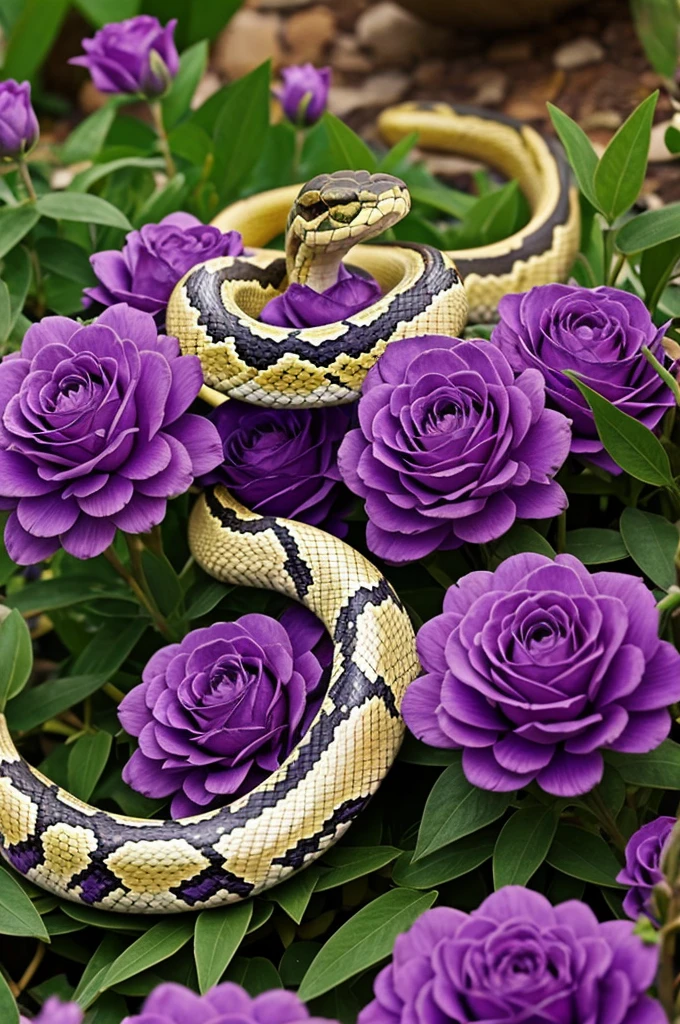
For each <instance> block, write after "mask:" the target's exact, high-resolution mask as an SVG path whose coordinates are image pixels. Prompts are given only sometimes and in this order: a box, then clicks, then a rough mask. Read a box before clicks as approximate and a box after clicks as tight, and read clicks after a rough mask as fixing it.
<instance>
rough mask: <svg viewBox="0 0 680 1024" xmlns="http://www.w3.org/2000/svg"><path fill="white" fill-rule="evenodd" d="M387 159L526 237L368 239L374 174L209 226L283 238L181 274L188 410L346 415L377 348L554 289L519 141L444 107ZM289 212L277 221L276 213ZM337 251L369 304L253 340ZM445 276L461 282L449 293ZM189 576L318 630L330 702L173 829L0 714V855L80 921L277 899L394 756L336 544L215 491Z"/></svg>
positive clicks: (552, 204)
mask: <svg viewBox="0 0 680 1024" xmlns="http://www.w3.org/2000/svg"><path fill="white" fill-rule="evenodd" d="M380 128H381V130H382V132H383V134H384V136H385V137H386V138H387V139H388V140H389V141H392V142H394V141H397V140H398V139H399V138H402V137H403V136H404V135H405V134H408V133H409V132H411V131H413V130H416V131H419V133H420V141H421V142H422V143H423V144H424V145H427V146H430V147H438V148H441V149H444V150H447V149H452V150H455V151H457V152H463V153H465V154H467V155H472V156H475V157H481V158H483V159H485V160H487V161H488V162H489V163H491V164H493V165H495V166H497V167H499V168H500V169H502V170H504V171H505V172H506V173H507V174H508V176H511V177H515V178H518V179H519V182H520V185H521V187H522V189H523V190H524V192H525V194H526V195H527V198H528V199H529V202H530V205H531V208H532V218H531V221H530V223H529V224H528V225H527V227H526V228H524V229H523V230H522V231H521V232H518V233H517V235H515V236H512V238H510V239H506V240H504V241H503V242H502V243H497V244H496V245H494V246H487V247H486V248H485V249H483V250H471V251H468V252H463V253H458V254H455V260H456V262H455V263H454V259H453V256H454V254H450V253H441V252H439V251H438V250H435V249H432V248H430V247H428V246H423V245H416V244H406V243H400V244H398V245H385V246H367V245H364V244H357V243H363V242H365V241H366V240H367V239H368V238H371V237H373V236H374V235H377V234H378V233H381V232H382V231H384V230H385V229H386V228H387V227H389V226H390V225H392V224H394V223H396V222H397V221H398V220H400V219H401V218H402V217H403V216H404V215H405V214H406V213H407V212H408V209H409V204H410V200H409V194H408V190H407V189H406V187H405V186H404V184H403V182H401V181H399V180H398V179H396V178H393V177H391V176H390V175H386V174H375V175H370V174H368V173H367V172H365V171H363V172H362V171H344V172H336V173H334V174H327V175H320V176H318V177H317V178H315V179H312V181H310V182H308V183H307V184H306V185H305V186H303V187H302V189H300V187H299V186H295V187H293V188H284V189H277V190H274V191H273V192H270V193H264V194H262V195H260V196H255V197H252V198H250V199H246V200H243V201H241V202H238V203H236V204H234V205H233V206H231V207H230V208H228V209H227V210H225V211H223V212H222V214H220V216H219V217H218V218H216V220H215V222H214V223H216V224H217V225H218V226H221V227H223V228H224V229H226V228H231V229H234V228H236V229H238V230H240V231H241V232H242V233H243V235H244V242H245V244H246V245H247V246H249V247H257V246H262V245H263V244H264V243H266V242H267V241H268V240H269V239H270V238H271V237H273V236H275V235H277V234H278V233H279V232H280V231H281V230H282V229H283V228H284V226H285V227H286V232H287V233H286V253H285V255H283V254H281V253H277V252H274V251H272V250H268V249H260V248H255V249H249V250H248V251H247V252H246V254H245V255H244V256H241V257H222V258H219V259H217V260H211V261H208V262H207V263H205V264H201V265H199V266H198V267H195V268H193V269H192V270H190V271H189V272H188V274H186V275H185V276H184V278H183V279H182V280H181V281H180V282H179V284H178V285H177V287H176V289H175V291H174V293H173V296H172V298H171V300H170V303H169V306H168V314H167V331H168V333H169V334H171V335H174V336H176V337H178V338H179V339H180V345H181V348H182V350H183V352H185V353H196V354H198V356H199V357H200V359H201V362H202V366H203V371H204V380H205V386H204V388H203V392H202V396H203V397H204V398H205V399H206V400H207V401H209V402H211V403H212V404H218V403H220V402H222V401H225V400H227V398H229V397H236V398H240V399H242V400H246V401H250V402H254V403H257V404H265V405H270V406H274V407H277V406H299V407H307V406H314V405H317V406H321V405H329V404H338V403H343V402H349V401H353V400H355V399H356V398H357V397H358V394H359V390H360V387H361V382H362V380H363V377H364V376H365V374H366V372H367V371H368V369H369V368H370V367H371V366H372V365H373V364H374V363H375V362H376V360H377V359H378V358H379V356H380V354H381V352H382V351H383V350H384V348H385V346H386V345H387V344H388V343H389V342H390V341H393V340H395V339H397V338H402V337H406V336H409V335H414V334H425V333H430V334H435V333H445V334H449V335H456V334H458V333H460V331H461V330H462V328H463V327H464V325H465V322H466V318H467V312H468V301H471V305H472V307H473V315H474V317H475V319H488V317H490V316H491V315H492V314H493V312H494V310H495V308H496V305H497V302H498V298H499V297H500V296H501V295H502V294H504V293H505V292H507V291H519V290H522V289H524V288H526V287H528V286H530V285H531V284H539V283H543V282H544V281H547V280H556V279H559V278H563V277H564V276H565V275H566V273H567V271H568V268H569V265H570V263H571V260H572V258H573V255H574V252H575V248H576V245H577V241H578V230H579V225H578V207H577V206H576V204H575V194H574V192H573V190H572V189H571V188H570V185H569V179H568V176H567V172H566V164H565V163H564V159H563V158H562V157H561V156H560V155H559V153H558V152H557V151H556V150H553V148H552V147H550V146H549V145H548V144H547V143H546V142H545V141H544V140H542V139H541V138H540V136H538V135H537V134H536V133H535V132H533V131H532V130H531V129H529V128H526V127H522V126H518V125H517V124H516V123H512V122H508V121H506V120H505V119H502V118H499V117H497V116H495V115H487V114H483V113H480V112H478V111H466V110H460V109H453V108H450V107H447V106H445V105H443V104H427V105H423V104H405V105H402V106H401V107H396V108H392V109H390V110H388V111H386V112H385V113H384V114H383V115H382V116H381V119H380ZM289 211H290V213H289ZM350 249H351V266H352V267H353V268H354V269H355V271H356V272H358V273H369V274H372V275H373V276H374V277H376V279H377V280H378V282H379V284H380V285H381V288H382V292H383V295H382V298H381V299H380V300H379V301H378V302H376V303H375V304H373V305H372V306H370V307H368V308H367V309H365V310H363V311H362V312H361V313H358V314H355V315H354V316H351V317H348V318H347V320H345V321H342V322H340V323H337V324H330V325H326V326H325V327H317V328H309V329H288V328H280V327H270V326H269V325H267V324H264V323H261V322H259V321H258V319H257V317H258V315H259V312H260V310H261V309H262V307H263V306H264V304H265V303H266V301H267V300H268V299H269V298H271V297H273V296H274V295H276V294H278V293H279V292H280V291H281V290H282V289H283V288H284V287H286V285H287V284H288V283H290V282H292V281H296V282H298V283H301V284H307V285H309V286H310V287H312V288H314V289H315V290H316V291H321V290H323V288H325V287H327V285H328V284H329V283H332V282H333V281H334V280H335V278H336V275H337V271H338V266H339V263H340V260H341V259H342V258H343V256H345V255H346V254H347V253H348V252H349V250H350ZM456 264H457V265H458V268H459V269H463V270H464V272H465V275H466V290H467V297H466V290H464V288H463V285H462V281H461V277H460V275H459V270H458V269H457V267H456ZM189 540H190V546H191V550H192V552H193V554H194V556H195V558H196V560H197V562H198V563H199V564H200V565H201V566H202V567H203V568H204V569H205V570H206V572H208V573H210V574H212V575H213V576H215V577H216V578H218V579H220V580H223V581H225V582H229V583H234V584H241V585H245V586H252V587H260V588H268V589H272V590H276V591H278V592H280V593H282V594H284V595H286V596H287V597H290V598H292V599H295V600H297V601H299V602H301V603H302V604H303V605H305V606H306V607H308V608H309V609H310V610H311V611H313V612H314V613H315V614H316V615H317V616H319V618H320V619H321V620H322V622H323V623H324V625H325V626H326V628H327V629H328V631H329V633H330V635H331V637H332V640H333V645H334V654H333V662H332V666H331V675H330V683H329V687H328V692H327V694H326V697H325V699H324V702H323V704H322V707H321V709H320V710H319V713H318V715H317V717H316V719H315V720H314V722H313V723H312V725H311V727H310V729H309V730H308V732H307V734H306V735H305V736H304V737H303V738H302V740H301V742H300V743H299V745H298V746H297V747H296V748H295V749H294V750H293V752H292V753H291V755H290V756H289V757H288V759H287V760H286V761H285V763H284V764H283V765H282V766H281V767H280V768H279V769H278V770H277V771H275V772H274V773H273V774H272V775H270V776H269V777H268V778H267V779H266V780H265V781H264V782H263V783H261V784H260V785H259V786H258V787H257V788H255V789H254V790H252V792H250V793H248V794H247V795H246V796H243V797H241V798H239V799H238V800H235V801H234V802H232V803H231V804H229V805H228V806H226V807H222V808H218V809H215V810H212V811H208V812H207V813H203V814H201V815H197V816H195V817H192V818H185V819H182V820H180V821H166V820H153V819H136V818H128V817H126V816H124V815H120V814H113V813H110V812H108V811H103V810H98V809H97V808H95V807H91V806H89V805H87V804H85V803H83V802H82V801H80V800H78V799H76V798H75V797H73V796H72V795H70V794H69V793H67V792H65V791H64V790H63V789H61V788H60V787H59V786H57V785H56V784H54V783H53V782H51V781H50V780H49V779H47V778H45V777H44V776H43V775H41V773H40V772H39V771H37V770H36V769H35V768H33V767H31V766H30V765H29V764H27V762H26V761H24V760H23V759H22V758H21V757H20V755H19V754H18V752H17V750H16V747H15V745H14V743H13V741H12V739H11V737H10V733H9V730H8V728H7V723H6V721H5V719H4V716H1V715H0V840H1V845H0V852H1V853H2V855H3V856H4V857H5V858H6V859H7V860H8V861H9V862H10V864H12V865H13V866H14V867H15V868H16V869H17V871H19V872H20V873H21V874H23V875H25V876H26V877H27V878H29V879H30V880H31V881H32V882H34V883H35V884H37V885H39V886H42V887H43V888H45V889H48V890H49V891H51V892H53V893H56V894H57V895H59V896H62V897H64V898H66V899H69V900H73V901H76V902H80V903H83V904H86V905H89V906H94V907H97V908H101V909H105V910H113V911H122V912H133V913H175V912H180V911H187V910H195V909H201V908H204V907H214V906H220V905H223V904H226V903H231V902H233V901H236V900H240V899H245V898H247V897H249V896H251V895H254V894H257V893H259V892H262V891H263V890H265V889H267V888H269V887H271V886H273V885H275V884H277V883H278V882H280V881H282V880H283V879H285V878H286V877H288V876H289V875H290V874H292V873H293V872H295V871H297V870H299V869H300V868H303V867H304V866H305V865H307V864H308V863H310V862H311V861H313V860H314V859H316V858H317V857H319V856H320V855H321V854H322V853H323V852H324V851H325V850H326V849H327V848H328V847H329V846H330V845H331V844H332V843H334V842H335V841H336V840H337V839H338V838H339V837H340V836H341V835H342V834H343V833H344V832H345V830H346V829H347V828H348V827H349V825H350V824H351V822H352V821H353V820H354V819H355V818H356V816H357V815H358V814H359V813H360V811H361V810H362V809H363V808H364V807H365V806H366V804H367V802H368V800H369V799H370V797H371V795H372V794H373V793H374V792H375V790H376V789H377V787H378V785H379V784H380V782H381V780H382V778H383V777H384V775H385V774H386V772H387V771H388V769H389V767H390V765H391V764H392V762H393V760H394V758H395V756H396V753H397V751H398V748H399V744H400V742H401V738H402V733H403V724H402V721H401V718H400V714H399V707H400V702H401V698H402V696H403V693H404V691H405V688H406V686H407V685H408V684H409V683H410V682H411V681H412V680H413V678H415V676H416V674H417V672H418V664H417V658H416V653H415V643H414V635H413V629H412V627H411V624H410V621H409V618H408V615H407V614H406V612H405V610H404V608H403V606H402V604H401V602H400V601H399V598H398V597H397V595H396V594H395V592H394V591H393V590H392V588H391V586H390V584H389V583H388V582H387V580H386V579H385V578H384V576H383V574H382V573H381V572H380V571H379V570H378V569H377V568H375V567H374V566H373V565H372V564H371V563H370V562H369V561H368V560H367V559H365V558H364V557H363V556H362V555H361V554H359V553H358V552H356V551H355V550H353V549H352V548H350V547H348V546H347V545H346V544H344V543H343V542H342V541H340V540H338V539H337V538H335V537H331V536H329V535H328V534H326V533H324V532H323V531H321V530H318V529H316V528H314V527H311V526H307V525H305V524H303V523H299V522H293V521H289V520H285V519H280V518H274V517H268V516H264V517H263V516H260V515H257V514H255V513H253V512H251V511H249V510H248V509H246V508H244V507H243V506H242V505H240V504H239V503H238V502H237V501H235V500H234V498H233V497H231V495H230V494H229V493H228V492H227V491H226V489H225V488H223V487H216V488H214V489H212V490H210V491H208V492H207V493H205V494H203V495H201V496H200V497H199V498H198V500H197V502H196V504H195V506H194V509H193V512H192V514H191V517H190V525H189Z"/></svg>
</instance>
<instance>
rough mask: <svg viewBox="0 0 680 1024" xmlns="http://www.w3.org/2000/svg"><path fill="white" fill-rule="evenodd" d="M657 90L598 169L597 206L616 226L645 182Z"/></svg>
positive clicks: (620, 132)
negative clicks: (616, 221) (616, 222)
mask: <svg viewBox="0 0 680 1024" xmlns="http://www.w3.org/2000/svg"><path fill="white" fill-rule="evenodd" d="M658 98H659V92H658V90H657V91H656V92H654V93H652V95H651V96H648V97H647V99H646V100H643V102H642V103H641V104H640V105H639V107H637V108H636V109H635V110H634V111H633V113H632V114H631V115H630V117H629V118H628V119H627V121H625V122H624V123H623V124H622V125H621V127H620V128H619V130H618V131H617V132H616V135H615V136H614V138H613V139H612V140H611V141H610V143H609V145H608V146H607V148H606V149H605V151H604V153H603V154H602V156H601V157H600V162H599V163H598V165H597V168H596V170H595V177H594V179H593V184H594V187H595V195H596V197H597V201H598V207H599V209H600V210H601V211H602V213H603V214H604V216H605V217H606V218H607V220H608V221H609V223H610V224H611V223H613V222H614V221H615V220H616V218H617V217H620V216H621V214H622V213H625V212H626V210H628V209H629V208H630V207H631V206H632V205H633V203H634V202H635V200H636V199H637V197H638V195H639V193H640V189H641V188H642V185H643V182H644V180H645V172H646V170H647V156H648V154H649V141H650V137H651V132H652V121H653V118H654V110H655V108H656V102H657V100H658Z"/></svg>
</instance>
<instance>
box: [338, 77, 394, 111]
mask: <svg viewBox="0 0 680 1024" xmlns="http://www.w3.org/2000/svg"><path fill="white" fill-rule="evenodd" d="M409 84H410V79H409V76H408V75H407V74H405V73H404V72H403V71H379V72H378V73H377V74H375V75H369V77H368V78H367V79H366V80H365V81H364V82H363V83H362V85H361V86H356V87H355V86H346V85H337V86H331V90H330V93H329V96H328V107H329V110H330V111H331V112H332V113H333V114H337V116H338V117H344V116H345V114H349V112H350V111H352V110H362V109H364V108H365V107H388V106H389V105H390V103H398V102H399V100H400V99H402V98H403V96H404V94H405V93H406V91H407V90H408V87H409Z"/></svg>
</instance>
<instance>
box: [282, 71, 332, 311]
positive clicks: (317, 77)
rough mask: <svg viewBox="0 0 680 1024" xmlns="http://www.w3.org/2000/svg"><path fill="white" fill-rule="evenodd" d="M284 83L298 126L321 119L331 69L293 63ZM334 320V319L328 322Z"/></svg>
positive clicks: (285, 103)
mask: <svg viewBox="0 0 680 1024" xmlns="http://www.w3.org/2000/svg"><path fill="white" fill-rule="evenodd" d="M281 78H282V85H281V86H280V87H278V88H276V89H274V94H275V96H276V97H277V98H278V99H279V100H280V102H281V106H282V107H283V112H284V114H285V115H286V117H287V118H288V120H289V121H292V122H293V124H296V125H310V124H314V123H315V121H318V120H319V118H320V117H321V115H322V114H323V112H324V111H325V109H326V103H327V102H328V90H329V88H330V84H331V69H330V68H315V67H314V65H313V64H293V65H291V66H290V67H288V68H284V69H283V71H282V72H281ZM327 322H328V323H331V321H327Z"/></svg>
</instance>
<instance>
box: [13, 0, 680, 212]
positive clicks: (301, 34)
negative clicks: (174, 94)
mask: <svg viewBox="0 0 680 1024" xmlns="http://www.w3.org/2000/svg"><path fill="white" fill-rule="evenodd" d="M140 11H144V12H147V13H150V14H155V15H156V16H157V17H159V18H160V19H161V20H162V21H163V22H165V21H167V20H168V19H169V18H170V17H179V19H180V24H179V29H178V43H179V44H180V48H182V47H185V46H187V45H189V44H191V43H193V42H195V41H196V40H198V39H201V38H205V37H206V36H207V37H209V38H210V40H211V58H210V64H209V70H208V71H207V73H206V74H205V76H204V78H203V80H202V81H201V83H200V85H199V88H198V92H197V95H196V97H195V101H194V103H195V105H200V103H202V102H203V101H204V100H205V99H206V98H207V97H208V96H210V95H211V94H212V93H213V92H215V91H216V90H217V89H218V88H219V87H220V86H221V85H222V84H223V83H225V82H230V81H233V80H234V79H237V78H239V77H240V76H242V75H243V74H245V73H247V72H248V71H251V70H252V69H253V68H255V67H256V66H258V65H259V64H261V63H262V62H263V61H265V60H268V59H270V60H271V61H272V66H273V72H274V76H275V77H276V73H277V71H279V70H280V69H281V68H282V67H284V66H285V65H287V64H299V63H303V62H306V61H311V62H312V63H314V64H316V65H330V67H331V68H332V72H333V78H332V87H331V91H330V100H329V106H330V110H331V111H332V112H333V113H335V114H337V115H338V116H340V117H342V118H343V119H344V120H346V121H347V122H348V123H349V124H350V125H351V126H352V127H353V128H355V129H356V130H358V131H360V132H361V133H362V134H363V135H364V137H365V138H367V139H368V140H369V141H374V140H375V128H374V122H375V116H376V114H377V112H378V111H379V110H380V109H381V108H382V107H384V106H387V105H389V104H391V103H395V102H398V101H400V100H405V99H428V100H431V99H438V100H449V101H455V102H459V103H460V102H464V103H472V104H477V105H479V106H484V107H489V108H491V109H493V110H496V111H501V112H503V113H505V114H509V115H511V116H513V117H516V118H521V119H523V120H526V121H529V122H530V123H532V124H533V125H534V126H535V127H537V128H538V129H539V130H541V131H543V132H545V133H547V134H551V133H552V128H551V126H550V122H549V119H548V116H547V111H546V102H547V101H550V102H552V103H555V104H556V105H558V106H559V107H561V108H562V109H563V110H564V111H566V112H567V113H568V114H569V115H571V117H573V118H575V119H576V120H577V121H578V122H579V123H580V125H581V126H582V127H583V128H584V129H585V131H586V132H587V133H588V135H589V136H590V138H591V139H592V140H593V142H594V143H595V146H596V148H603V147H604V146H605V145H606V143H607V142H608V140H609V139H610V138H611V136H612V135H613V134H614V132H615V131H616V129H617V128H618V127H619V126H620V124H621V123H622V122H623V120H624V119H625V118H626V117H627V116H628V114H630V112H631V111H632V110H633V108H634V107H635V106H636V104H638V103H639V102H640V101H641V100H642V99H644V97H645V96H647V95H648V94H649V93H650V91H652V90H654V89H655V88H657V87H661V89H662V92H661V97H660V100H659V104H658V107H657V113H656V118H657V124H656V126H655V130H654V133H653V136H652V151H651V164H650V173H649V174H648V179H647V183H646V185H645V189H644V192H643V196H642V200H641V205H642V206H643V207H644V206H647V207H654V206H658V205H660V204H661V203H662V202H669V201H671V200H674V199H680V175H679V174H678V169H677V166H676V165H675V164H674V159H675V157H674V156H673V155H672V154H671V153H669V151H668V150H667V148H666V146H665V143H664V133H665V128H666V126H667V123H668V121H669V119H670V117H671V116H672V113H673V108H672V103H673V100H672V96H671V93H672V90H673V85H672V83H673V81H674V78H675V62H676V47H677V19H678V4H677V0H632V3H631V4H629V2H628V0H589V2H586V3H583V2H579V0H400V2H399V3H397V2H394V0H327V2H326V3H323V2H318V0H247V2H241V0H194V2H189V0H141V2H140V0H73V2H71V0H49V2H47V3H46V2H45V0H0V24H1V26H2V53H3V61H4V66H3V75H4V77H14V78H18V79H23V78H30V79H31V80H32V81H33V83H34V97H35V101H36V106H37V108H38V110H39V113H40V114H41V120H42V126H43V139H42V143H43V145H44V144H46V143H48V144H49V143H54V142H56V143H59V142H61V141H63V139H64V138H65V137H66V136H67V134H68V132H69V131H70V130H71V129H72V128H73V127H74V125H75V124H77V123H78V122H79V121H80V120H82V118H83V117H84V116H86V115H87V114H90V113H92V112H93V111H95V110H97V109H98V108H99V107H100V106H101V105H103V104H104V102H105V98H104V97H103V96H102V95H101V94H99V93H98V92H97V90H96V89H95V87H94V86H93V84H92V83H91V81H90V80H89V78H88V76H87V73H86V72H85V71H84V70H83V69H81V68H77V67H71V66H69V65H68V64H67V63H66V61H67V59H68V58H69V57H71V56H73V55H75V54H77V53H79V52H80V49H81V47H80V41H81V39H82V38H83V36H85V35H91V34H92V29H93V28H96V27H99V26H101V25H102V24H104V23H106V22H107V21H111V20H121V19H122V18H125V17H129V16H131V15H133V14H135V13H139V12H140ZM131 113H133V114H138V115H140V116H145V115H144V114H143V113H142V112H141V110H134V109H132V110H131ZM428 163H429V165H430V169H431V170H432V171H433V172H434V173H436V174H438V175H440V176H441V177H443V178H444V179H446V180H447V181H449V182H450V183H451V184H454V185H456V186H458V187H466V181H467V180H468V179H469V178H470V175H474V172H475V167H474V165H471V164H470V163H469V161H464V160H460V159H458V158H457V157H454V156H450V155H437V154H433V155H432V156H431V157H430V158H429V159H428ZM59 173H61V174H62V175H65V174H67V173H68V172H67V170H66V169H64V168H62V169H61V170H60V172H59ZM53 184H55V185H57V186H59V185H60V184H61V185H63V184H65V182H59V181H57V182H54V183H53Z"/></svg>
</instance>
